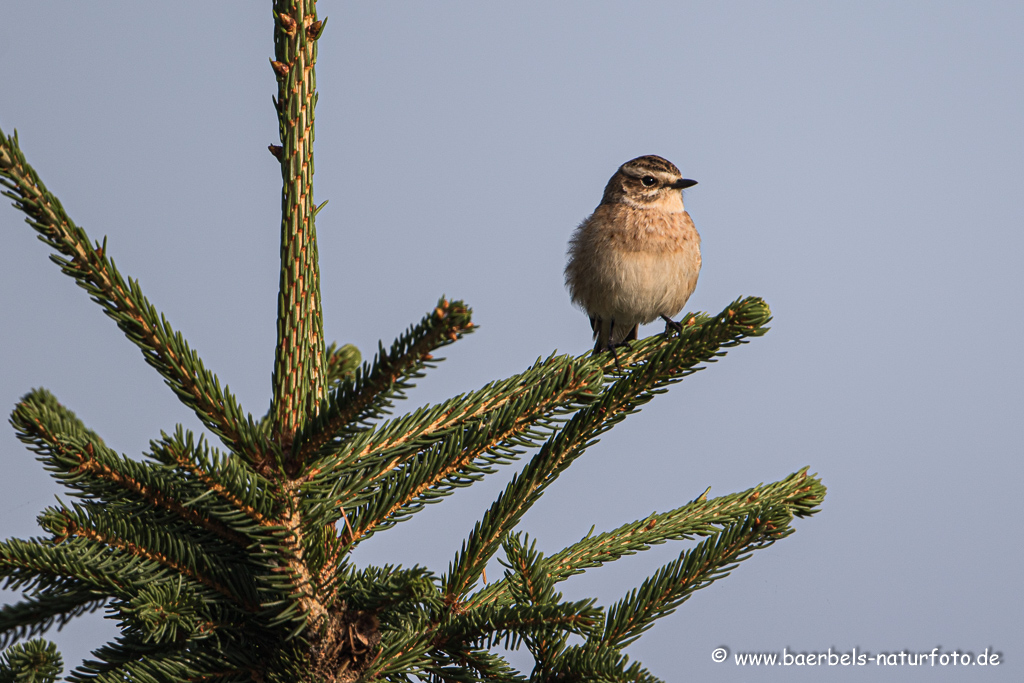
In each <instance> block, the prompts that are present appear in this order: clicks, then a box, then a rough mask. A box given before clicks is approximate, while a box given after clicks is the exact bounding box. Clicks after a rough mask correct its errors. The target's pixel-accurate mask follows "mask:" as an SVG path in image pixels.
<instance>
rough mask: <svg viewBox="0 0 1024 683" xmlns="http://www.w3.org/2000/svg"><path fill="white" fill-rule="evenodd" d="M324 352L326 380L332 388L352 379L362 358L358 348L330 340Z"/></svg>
mask: <svg viewBox="0 0 1024 683" xmlns="http://www.w3.org/2000/svg"><path fill="white" fill-rule="evenodd" d="M324 353H326V354H327V380H328V382H329V383H330V386H331V387H332V388H336V387H337V386H338V385H340V384H341V383H342V382H344V381H345V380H347V379H352V378H353V377H354V376H355V374H356V371H357V370H358V369H359V365H360V363H361V362H362V360H363V355H362V354H361V353H359V349H357V348H356V347H355V346H353V345H352V344H345V345H344V346H338V344H337V343H335V342H332V343H331V345H330V346H328V347H327V350H326V351H325V352H324Z"/></svg>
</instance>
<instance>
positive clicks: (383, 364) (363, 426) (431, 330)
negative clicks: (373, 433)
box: [296, 298, 475, 463]
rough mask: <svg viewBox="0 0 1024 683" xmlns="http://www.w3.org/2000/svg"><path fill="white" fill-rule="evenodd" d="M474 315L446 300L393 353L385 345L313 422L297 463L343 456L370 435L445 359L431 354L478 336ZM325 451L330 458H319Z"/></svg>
mask: <svg viewBox="0 0 1024 683" xmlns="http://www.w3.org/2000/svg"><path fill="white" fill-rule="evenodd" d="M471 316H472V310H471V309H470V308H468V307H467V306H466V305H465V304H464V303H463V302H461V301H451V302H449V301H448V300H447V299H444V298H442V299H441V300H440V301H438V302H437V306H436V307H435V308H434V310H432V311H431V312H429V313H427V315H425V316H424V317H423V319H422V320H421V321H420V322H419V324H418V325H415V326H412V327H410V328H409V329H408V330H406V331H405V332H404V333H403V334H402V335H400V336H399V337H398V339H396V340H395V341H394V342H393V343H392V344H391V349H390V350H389V351H385V350H384V347H383V345H381V347H380V350H379V351H378V352H377V355H376V356H375V357H374V359H373V362H372V363H369V364H364V365H363V366H362V367H361V368H359V369H358V370H356V373H355V376H354V377H352V378H350V379H346V380H343V381H342V383H341V385H340V386H339V387H338V388H337V389H336V390H335V391H332V392H331V394H330V396H329V397H328V401H327V405H326V406H325V407H324V408H323V409H322V410H321V411H320V413H319V415H318V416H317V417H315V418H313V419H311V420H310V421H309V422H308V423H307V425H306V427H305V429H303V431H302V433H301V434H300V435H298V436H297V438H296V442H297V443H299V444H301V446H300V449H299V454H298V457H297V460H298V461H299V462H301V463H305V462H307V461H309V460H310V459H312V458H316V459H317V460H319V459H321V458H323V457H324V456H325V455H327V454H328V453H329V452H330V449H328V448H327V446H328V444H332V445H333V450H335V451H336V450H338V448H339V447H341V446H342V445H343V444H345V442H347V441H348V440H349V439H351V438H352V437H353V436H355V435H356V434H359V433H361V432H364V431H366V430H368V429H370V428H371V427H370V425H369V423H370V422H371V421H373V420H377V419H379V418H380V417H382V416H383V415H385V414H387V413H388V412H389V409H390V408H391V407H392V406H393V405H394V400H395V399H400V398H405V391H406V390H407V389H409V388H411V387H412V386H413V383H412V380H413V379H416V378H419V377H422V376H423V372H422V371H423V370H424V369H425V368H428V367H433V364H434V363H437V362H439V361H441V360H443V359H440V358H434V357H433V356H432V355H431V354H432V353H433V352H434V351H436V350H437V349H439V348H441V347H443V346H447V345H448V344H451V343H453V342H455V341H457V340H458V339H461V338H462V337H463V336H464V335H466V334H469V333H471V332H473V330H474V329H475V326H474V325H473V323H472V318H471ZM321 449H326V451H327V452H325V453H320V454H317V452H318V451H320V450H321Z"/></svg>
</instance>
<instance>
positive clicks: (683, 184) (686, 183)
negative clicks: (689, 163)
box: [672, 178, 697, 190]
mask: <svg viewBox="0 0 1024 683" xmlns="http://www.w3.org/2000/svg"><path fill="white" fill-rule="evenodd" d="M696 184H697V181H696V180H687V179H686V178H682V179H680V180H677V181H675V182H674V183H672V187H674V188H675V189H677V190H685V189H686V188H688V187H693V186H694V185H696Z"/></svg>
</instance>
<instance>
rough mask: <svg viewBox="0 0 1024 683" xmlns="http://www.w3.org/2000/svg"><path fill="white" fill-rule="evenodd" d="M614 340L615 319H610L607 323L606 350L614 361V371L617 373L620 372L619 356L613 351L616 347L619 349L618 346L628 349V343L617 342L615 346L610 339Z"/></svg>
mask: <svg viewBox="0 0 1024 683" xmlns="http://www.w3.org/2000/svg"><path fill="white" fill-rule="evenodd" d="M614 338H615V318H612V319H611V321H610V322H609V323H608V350H609V351H611V352H612V358H614V359H615V369H616V370H618V371H619V372H622V366H621V365H619V354H617V353H615V349H616V347H619V346H625V347H626V348H629V342H628V341H624V342H619V343H618V344H616V343H615V342H613V341H612V339H614Z"/></svg>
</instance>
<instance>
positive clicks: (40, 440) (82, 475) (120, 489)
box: [11, 389, 251, 547]
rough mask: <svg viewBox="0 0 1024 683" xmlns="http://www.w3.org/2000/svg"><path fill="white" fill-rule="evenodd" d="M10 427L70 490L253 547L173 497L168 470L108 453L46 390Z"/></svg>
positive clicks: (24, 403)
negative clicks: (139, 507) (130, 504)
mask: <svg viewBox="0 0 1024 683" xmlns="http://www.w3.org/2000/svg"><path fill="white" fill-rule="evenodd" d="M11 424H13V425H14V428H15V429H16V430H17V432H18V438H19V439H20V440H21V441H23V442H24V443H26V444H27V445H28V446H29V447H30V448H31V449H32V450H33V451H35V452H36V453H38V454H39V455H40V456H41V459H42V460H43V462H44V463H46V465H47V467H48V468H49V469H50V470H51V471H53V472H54V473H55V476H57V477H58V478H59V479H61V481H62V482H63V483H64V484H65V485H66V486H69V487H71V488H74V489H78V490H79V491H81V492H82V493H83V494H86V495H89V496H92V497H97V498H105V499H107V500H108V502H110V501H111V500H115V499H118V498H121V499H124V498H129V499H132V500H135V501H138V502H139V503H142V504H144V505H146V506H152V507H153V508H157V509H161V510H166V511H168V512H170V513H172V514H174V515H176V516H177V517H179V518H180V519H181V520H183V521H185V522H186V523H189V524H192V525H195V526H198V527H201V528H203V529H206V530H207V531H210V532H211V533H213V534H215V535H217V536H218V537H220V538H221V539H222V540H224V541H227V542H229V543H232V544H235V545H237V546H239V547H245V546H247V545H249V544H250V543H251V541H250V540H249V539H248V538H247V537H246V536H244V535H243V534H240V533H238V532H237V531H235V530H233V529H231V528H230V527H229V526H227V525H225V524H224V523H223V522H221V521H219V520H217V519H215V518H213V517H211V516H209V515H205V514H203V513H202V512H201V511H200V510H199V509H197V508H194V507H191V506H188V505H186V504H184V502H183V501H182V500H181V499H179V498H177V497H176V496H175V495H174V493H175V491H176V490H177V489H180V486H179V485H177V484H176V482H175V480H173V479H172V478H171V477H170V476H168V473H167V472H166V471H163V472H162V471H160V469H158V468H156V467H153V466H152V465H146V464H144V463H138V462H135V461H133V460H130V459H128V458H125V457H121V456H118V455H117V454H116V453H114V452H113V451H111V450H110V449H108V448H107V447H106V446H104V445H103V442H102V440H100V439H99V438H98V437H96V436H95V434H93V433H92V432H90V431H89V430H86V429H85V426H84V425H82V423H81V421H79V420H78V418H77V417H76V416H75V414H74V413H73V412H71V411H70V410H68V409H67V408H65V407H64V406H62V405H61V404H60V403H59V402H57V400H56V399H55V398H54V397H53V395H52V394H50V393H49V392H48V391H45V390H43V389H37V390H35V391H33V392H30V393H29V394H26V395H25V396H24V397H23V398H22V400H21V402H20V403H18V406H17V407H16V408H15V410H14V412H13V413H12V415H11ZM161 469H162V468H161ZM200 493H201V490H194V491H193V493H192V495H199V494H200Z"/></svg>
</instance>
